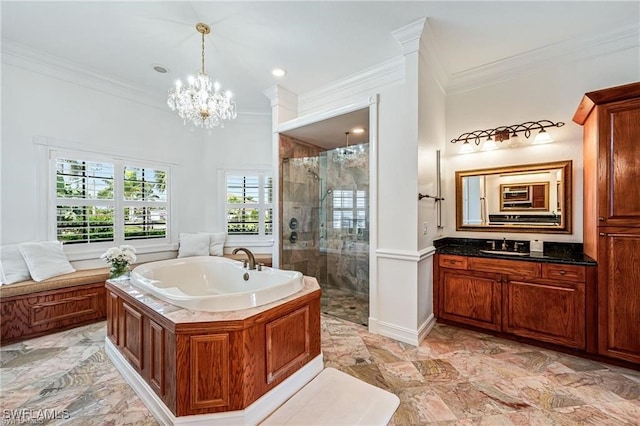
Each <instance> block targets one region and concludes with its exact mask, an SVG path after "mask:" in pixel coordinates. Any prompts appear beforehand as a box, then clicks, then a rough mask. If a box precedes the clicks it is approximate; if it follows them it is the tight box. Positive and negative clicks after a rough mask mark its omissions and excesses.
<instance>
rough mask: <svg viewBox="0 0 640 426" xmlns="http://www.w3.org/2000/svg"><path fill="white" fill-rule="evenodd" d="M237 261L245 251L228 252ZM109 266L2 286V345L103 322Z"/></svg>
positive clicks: (262, 257) (261, 259) (265, 259)
mask: <svg viewBox="0 0 640 426" xmlns="http://www.w3.org/2000/svg"><path fill="white" fill-rule="evenodd" d="M224 257H228V258H230V259H235V260H243V259H246V258H247V255H246V254H245V253H238V254H225V255H224ZM254 257H255V259H256V263H263V264H264V265H265V266H271V265H272V260H271V254H256V255H254ZM108 278H109V268H108V267H106V268H98V269H86V270H82V271H76V272H73V273H71V274H64V275H59V276H57V277H54V278H50V279H48V280H44V281H40V282H36V281H33V280H27V281H21V282H19V283H14V284H8V285H2V286H0V328H1V330H2V334H1V335H0V344H2V345H6V344H10V343H14V342H17V341H20V340H24V339H30V338H32V337H38V336H42V335H45V334H49V333H55V332H58V331H62V330H67V329H70V328H73V327H77V326H80V325H85V324H90V323H92V322H97V321H102V320H104V319H106V316H107V308H106V305H107V299H106V292H105V288H104V283H105V281H106V280H107V279H108Z"/></svg>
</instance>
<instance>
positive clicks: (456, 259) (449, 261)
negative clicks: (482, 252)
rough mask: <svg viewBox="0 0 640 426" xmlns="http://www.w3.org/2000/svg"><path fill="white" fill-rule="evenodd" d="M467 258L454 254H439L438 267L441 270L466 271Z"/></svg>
mask: <svg viewBox="0 0 640 426" xmlns="http://www.w3.org/2000/svg"><path fill="white" fill-rule="evenodd" d="M467 259H468V258H467V257H466V256H458V255H454V254H441V255H439V257H438V265H440V266H442V267H443V268H453V269H467Z"/></svg>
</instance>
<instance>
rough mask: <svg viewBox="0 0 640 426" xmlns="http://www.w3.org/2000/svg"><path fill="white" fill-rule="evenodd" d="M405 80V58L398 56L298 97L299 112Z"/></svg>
mask: <svg viewBox="0 0 640 426" xmlns="http://www.w3.org/2000/svg"><path fill="white" fill-rule="evenodd" d="M404 78H405V58H404V56H398V57H396V58H393V59H391V60H389V61H385V62H383V63H381V64H378V65H376V66H374V67H371V68H368V69H365V70H363V71H361V72H359V73H356V74H352V75H350V76H347V77H345V78H343V79H340V80H337V81H335V82H333V83H331V84H329V85H327V86H324V87H321V88H319V89H315V90H312V91H310V92H307V93H303V94H300V95H298V100H299V110H300V112H301V113H307V112H309V111H311V110H317V109H318V108H319V107H320V106H322V105H325V104H328V103H331V102H334V101H336V100H343V99H345V98H347V97H351V96H359V95H363V94H366V95H371V94H373V93H370V92H372V91H376V90H374V89H378V88H380V87H383V86H388V85H392V84H394V83H397V82H400V81H403V80H404Z"/></svg>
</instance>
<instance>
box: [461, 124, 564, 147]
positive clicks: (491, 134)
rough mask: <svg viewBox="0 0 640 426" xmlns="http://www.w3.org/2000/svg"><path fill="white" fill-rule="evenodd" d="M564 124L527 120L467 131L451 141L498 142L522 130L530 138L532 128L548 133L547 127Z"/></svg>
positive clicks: (516, 134)
mask: <svg viewBox="0 0 640 426" xmlns="http://www.w3.org/2000/svg"><path fill="white" fill-rule="evenodd" d="M562 126H564V123H563V122H562V121H558V122H557V123H554V122H553V121H549V120H539V121H527V122H525V123H522V124H513V125H511V126H500V127H496V128H495V129H486V130H474V131H472V132H466V133H463V134H461V135H460V136H458V137H457V138H456V139H451V143H456V142H464V143H469V141H471V142H473V143H475V144H476V145H480V143H481V142H482V141H483V140H495V141H496V142H502V141H505V140H508V139H509V138H510V137H511V138H514V137H517V136H518V133H521V132H522V133H524V137H525V138H529V136H531V131H532V130H539V133H546V130H545V129H546V128H549V127H562ZM549 139H550V138H549ZM549 142H550V140H549Z"/></svg>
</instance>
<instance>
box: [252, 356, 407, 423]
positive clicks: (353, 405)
mask: <svg viewBox="0 0 640 426" xmlns="http://www.w3.org/2000/svg"><path fill="white" fill-rule="evenodd" d="M398 405H400V399H399V398H398V397H397V396H396V395H394V394H392V393H391V392H387V391H385V390H382V389H380V388H377V387H375V386H372V385H370V384H368V383H365V382H363V381H362V380H359V379H356V378H355V377H352V376H350V375H348V374H346V373H343V372H341V371H338V370H336V369H334V368H325V369H324V370H323V371H322V372H321V373H320V374H318V375H317V376H316V377H315V378H314V379H313V380H312V381H310V382H309V383H307V384H306V385H305V386H304V387H303V388H302V389H300V391H299V392H298V393H296V394H295V395H293V396H292V397H291V398H290V399H289V400H288V401H287V402H285V403H284V404H283V405H282V406H281V407H280V408H278V409H277V410H276V411H275V412H274V413H273V414H271V415H270V416H269V417H267V419H265V421H264V422H263V423H261V425H300V426H301V425H304V426H312V425H317V426H320V425H386V424H387V423H388V422H389V420H391V416H393V413H394V412H395V411H396V409H397V408H398Z"/></svg>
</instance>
